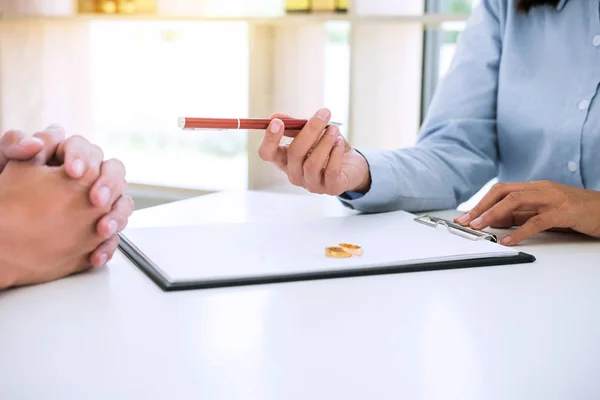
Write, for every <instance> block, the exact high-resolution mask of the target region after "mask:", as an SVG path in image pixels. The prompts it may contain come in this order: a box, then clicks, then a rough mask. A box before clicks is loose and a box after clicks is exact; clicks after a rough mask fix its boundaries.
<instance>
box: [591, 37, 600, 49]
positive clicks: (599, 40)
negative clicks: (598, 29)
mask: <svg viewBox="0 0 600 400" xmlns="http://www.w3.org/2000/svg"><path fill="white" fill-rule="evenodd" d="M592 43H593V45H594V46H596V47H598V46H600V35H596V36H594V39H593V40H592Z"/></svg>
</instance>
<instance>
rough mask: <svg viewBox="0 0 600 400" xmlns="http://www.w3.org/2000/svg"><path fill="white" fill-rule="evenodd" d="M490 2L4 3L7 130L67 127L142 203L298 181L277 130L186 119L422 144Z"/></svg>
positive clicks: (1, 107) (2, 92) (2, 103)
mask: <svg viewBox="0 0 600 400" xmlns="http://www.w3.org/2000/svg"><path fill="white" fill-rule="evenodd" d="M476 6H477V0H350V1H347V0H307V1H305V0H287V1H286V0H254V1H253V0H45V1H43V0H37V1H33V0H0V11H1V12H2V16H1V18H0V125H1V128H2V132H4V131H6V130H7V129H12V128H19V129H24V130H27V131H30V132H34V131H36V130H39V129H42V128H44V127H45V126H47V125H49V124H50V123H53V122H61V123H62V124H63V125H64V126H65V127H66V129H67V131H68V134H80V135H83V136H85V137H87V138H89V139H90V140H91V141H93V142H95V143H97V144H99V145H100V146H101V147H102V148H103V149H104V151H105V154H106V156H107V157H118V158H120V159H121V160H122V161H123V162H124V163H125V164H126V166H127V177H128V181H129V182H130V183H131V189H130V190H131V192H132V193H131V194H133V195H134V197H135V200H136V202H137V205H138V208H143V207H147V206H150V205H154V204H160V203H164V202H167V201H173V200H178V199H182V198H186V197H190V196H196V195H198V194H203V193H211V192H215V191H222V190H246V189H251V190H290V189H291V187H290V185H289V184H287V181H286V179H285V177H284V176H283V174H280V173H279V172H278V171H276V170H274V168H272V167H271V166H269V165H266V164H265V163H263V162H262V161H260V160H259V159H258V156H257V154H256V149H257V147H258V144H259V142H260V138H261V135H262V132H247V131H229V132H218V131H216V132H189V131H181V130H180V129H179V128H178V127H177V117H179V116H188V117H234V118H235V117H268V116H269V115H270V114H271V113H272V112H274V111H284V112H287V113H289V114H292V115H294V116H296V117H302V118H306V117H309V116H310V115H312V114H313V113H314V112H315V111H316V110H317V109H318V108H320V107H323V106H325V107H328V108H330V109H331V110H332V113H333V117H332V119H333V120H334V121H338V122H341V123H343V124H344V125H343V128H342V131H343V133H344V135H345V136H346V137H347V139H348V140H349V141H350V142H351V143H352V144H354V145H355V146H359V147H362V148H366V147H368V148H398V147H404V146H410V145H412V144H414V142H415V140H416V138H417V135H418V130H419V126H420V124H421V122H422V119H423V117H424V114H425V113H426V111H427V107H428V104H429V101H430V99H431V96H432V94H433V92H434V90H435V88H436V85H437V84H438V82H439V80H440V79H443V77H444V74H445V72H446V71H447V69H448V67H449V64H450V62H451V60H452V57H453V55H454V49H455V44H456V40H457V38H458V36H459V35H460V32H461V30H462V29H463V27H464V24H465V21H466V19H467V18H468V17H469V15H470V13H471V11H472V9H473V7H476Z"/></svg>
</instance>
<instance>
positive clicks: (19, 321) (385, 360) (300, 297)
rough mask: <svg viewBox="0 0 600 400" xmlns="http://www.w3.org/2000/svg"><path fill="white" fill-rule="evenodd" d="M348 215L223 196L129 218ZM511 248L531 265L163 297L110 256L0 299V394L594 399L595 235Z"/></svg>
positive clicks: (270, 197)
mask: <svg viewBox="0 0 600 400" xmlns="http://www.w3.org/2000/svg"><path fill="white" fill-rule="evenodd" d="M350 213H352V211H350V210H348V209H346V208H344V207H343V206H341V205H340V204H339V203H338V202H337V200H336V199H334V198H329V197H324V196H312V195H304V196H298V195H285V194H272V193H262V192H226V193H218V194H213V195H207V196H202V197H199V198H195V199H190V200H185V201H183V202H178V203H171V204H167V205H163V206H159V207H155V208H151V209H145V210H140V211H137V212H136V213H135V214H134V215H133V217H132V219H131V225H130V226H135V227H141V226H167V225H181V224H196V223H206V222H216V221H220V222H240V221H250V220H256V219H266V218H279V219H281V218H307V217H326V216H339V215H347V214H350ZM442 215H446V214H445V213H442ZM448 215H449V214H448ZM448 215H446V216H448ZM522 249H523V251H526V252H529V253H531V254H534V255H535V256H536V257H537V262H535V263H533V264H522V265H512V266H500V267H484V268H474V269H458V270H448V271H435V272H420V273H408V274H397V275H385V276H372V277H360V278H344V279H332V280H323V281H311V282H295V283H283V284H272V285H262V286H249V287H238V288H225V289H211V290H202V291H187V292H171V293H164V292H162V291H161V290H160V289H159V288H158V287H157V286H156V285H155V284H154V283H153V282H151V281H150V280H149V279H148V278H147V277H146V276H145V275H144V274H143V273H142V272H140V271H139V270H138V269H137V268H136V267H135V266H133V265H132V264H131V263H130V262H129V261H128V260H127V259H126V258H125V257H124V256H123V255H122V254H121V253H118V254H116V255H115V257H114V259H113V260H112V261H111V262H110V263H109V265H108V266H107V267H105V268H101V269H98V270H94V271H91V272H89V273H84V274H80V275H77V276H73V277H70V278H67V279H63V280H60V281H56V282H52V283H48V284H44V285H38V286H33V287H27V288H20V289H16V290H9V291H5V292H3V293H0V398H1V399H19V400H20V399H66V398H69V399H71V398H72V399H166V398H169V399H286V400H295V399H303V400H304V399H344V400H350V399H411V400H414V399H488V400H489V399H511V400H515V399H545V400H549V399H598V398H600V379H599V377H600V311H599V310H598V308H599V307H600V262H599V258H600V257H599V255H600V242H599V241H597V240H593V239H589V238H586V237H583V236H581V235H572V234H561V233H544V234H540V235H538V236H537V237H536V238H534V239H532V240H530V241H529V242H527V243H525V244H523V246H522ZM199 251H201V249H200V250H199Z"/></svg>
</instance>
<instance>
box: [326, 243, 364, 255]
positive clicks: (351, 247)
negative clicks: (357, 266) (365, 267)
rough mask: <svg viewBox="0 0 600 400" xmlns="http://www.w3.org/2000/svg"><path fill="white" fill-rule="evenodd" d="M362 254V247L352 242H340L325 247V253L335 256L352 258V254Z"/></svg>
mask: <svg viewBox="0 0 600 400" xmlns="http://www.w3.org/2000/svg"><path fill="white" fill-rule="evenodd" d="M362 254H363V249H362V247H360V246H357V245H355V244H350V243H340V244H339V245H337V246H330V247H326V248H325V255H326V256H327V257H333V258H350V257H352V256H357V257H360V256H362Z"/></svg>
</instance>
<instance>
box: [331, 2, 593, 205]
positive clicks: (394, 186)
mask: <svg viewBox="0 0 600 400" xmlns="http://www.w3.org/2000/svg"><path fill="white" fill-rule="evenodd" d="M515 1H516V0H481V2H480V5H479V6H478V7H477V8H476V9H475V10H474V11H473V15H472V16H471V18H470V20H469V21H468V22H467V26H466V28H465V30H464V31H463V32H462V33H461V35H460V37H459V40H458V43H457V50H456V55H455V57H454V59H453V62H452V64H451V66H450V69H449V71H448V73H447V74H446V76H445V77H444V79H443V80H442V81H441V82H440V85H439V86H438V89H437V91H436V93H435V96H434V99H433V100H432V103H431V105H430V108H429V112H428V115H427V116H426V118H425V121H424V123H423V126H422V131H421V132H420V136H419V140H418V143H417V144H416V146H415V147H412V148H406V149H400V150H395V151H373V150H364V149H357V150H358V151H359V152H361V153H362V154H363V155H364V156H365V158H366V160H367V162H368V164H369V167H370V171H371V179H372V184H371V188H370V190H369V191H368V192H367V193H366V194H365V195H364V196H360V195H358V196H357V195H352V194H348V193H346V194H344V195H342V196H340V197H339V198H340V200H341V201H342V202H343V203H344V204H346V205H347V206H349V207H351V208H354V209H357V210H360V211H363V212H383V211H392V210H399V209H403V210H406V211H409V212H419V211H424V210H435V209H450V208H455V207H457V206H458V205H459V204H461V203H463V202H465V201H467V200H468V199H469V198H470V197H471V196H473V195H474V194H475V193H477V191H478V190H480V189H481V188H482V187H483V186H484V185H485V184H486V183H487V182H489V181H490V180H491V179H493V178H495V177H497V178H498V180H499V181H501V182H502V181H504V182H505V181H511V182H528V181H533V180H550V181H554V182H558V183H563V184H566V185H570V186H576V187H579V188H585V189H591V190H600V98H596V97H597V96H596V95H597V93H598V89H599V84H600V4H599V0H561V1H560V4H559V5H558V7H551V6H542V7H536V8H533V9H532V10H531V11H530V13H529V14H522V13H518V12H517V11H516V7H515Z"/></svg>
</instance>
